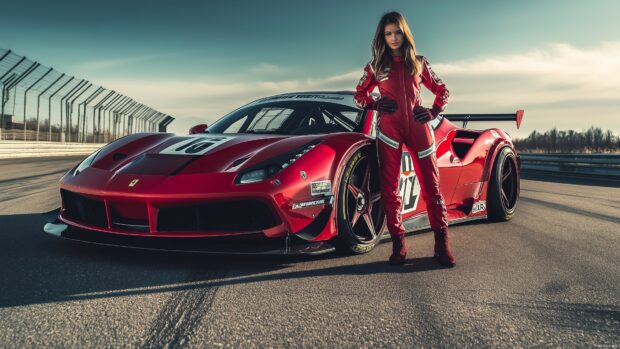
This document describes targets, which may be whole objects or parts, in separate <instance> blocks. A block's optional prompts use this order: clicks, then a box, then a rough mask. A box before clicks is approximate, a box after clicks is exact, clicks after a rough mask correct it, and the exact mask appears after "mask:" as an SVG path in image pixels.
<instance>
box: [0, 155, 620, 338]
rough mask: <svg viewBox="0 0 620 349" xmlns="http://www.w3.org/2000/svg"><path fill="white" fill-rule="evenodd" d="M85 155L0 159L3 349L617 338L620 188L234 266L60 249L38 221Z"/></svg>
mask: <svg viewBox="0 0 620 349" xmlns="http://www.w3.org/2000/svg"><path fill="white" fill-rule="evenodd" d="M77 161H78V159H77V158H72V159H68V158H61V159H58V158H56V159H52V158H50V159H38V160H33V159H24V160H2V161H0V169H1V170H2V171H0V267H1V269H0V281H1V283H0V347H2V348H15V347H17V348H20V347H83V348H87V347H135V348H159V347H171V348H172V347H189V348H195V347H199V348H203V347H216V348H218V347H233V348H239V347H243V348H246V347H247V348H253V347H293V348H298V347H332V348H362V347H395V348H396V347H402V348H410V347H599V348H614V347H618V346H619V344H620V262H619V261H620V224H619V223H620V218H619V217H620V189H618V188H611V187H605V186H600V185H598V186H586V185H576V184H568V183H553V182H543V181H532V180H523V181H522V192H521V194H522V198H521V201H520V203H519V207H518V213H517V215H516V216H515V217H514V219H513V220H511V221H510V222H505V223H492V224H491V223H478V224H464V225H457V226H454V227H452V228H451V231H452V246H453V249H454V252H455V254H456V256H457V258H458V262H457V266H456V267H455V268H453V269H444V268H441V267H440V266H439V265H438V264H436V263H435V262H434V260H433V259H432V258H431V256H432V248H433V241H432V235H431V233H429V232H428V231H425V232H420V233H416V234H415V235H411V236H409V237H408V238H407V243H408V244H409V256H408V258H409V259H408V263H407V264H406V265H405V266H404V267H392V266H389V265H388V264H387V263H386V262H385V260H386V259H387V256H388V254H389V250H390V244H389V243H383V244H380V245H379V246H378V247H377V248H376V249H375V250H374V251H372V252H371V253H369V254H366V255H361V256H348V257H343V256H338V255H333V254H332V255H325V256H321V257H312V258H307V257H304V258H299V257H296V258H292V257H258V256H257V257H232V256H225V257H222V256H205V255H196V254H193V255H188V254H181V253H162V252H148V251H137V250H129V249H120V248H110V247H101V246H94V245H86V244H80V243H74V242H69V241H64V240H60V239H57V238H54V237H52V236H48V235H46V234H44V233H43V231H42V221H41V220H40V218H39V215H38V213H40V212H45V211H48V210H51V209H54V208H56V207H57V206H58V205H59V195H58V192H57V189H56V181H57V180H58V178H59V177H60V176H61V174H62V173H63V172H64V171H65V170H66V169H68V168H70V167H71V166H73V165H74V164H75V163H76V162H77Z"/></svg>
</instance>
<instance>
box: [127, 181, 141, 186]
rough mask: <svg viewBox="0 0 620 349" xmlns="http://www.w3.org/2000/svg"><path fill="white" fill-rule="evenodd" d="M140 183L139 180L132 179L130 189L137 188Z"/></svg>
mask: <svg viewBox="0 0 620 349" xmlns="http://www.w3.org/2000/svg"><path fill="white" fill-rule="evenodd" d="M139 181H140V180H139V179H132V180H131V182H129V187H135V186H136V184H138V182H139Z"/></svg>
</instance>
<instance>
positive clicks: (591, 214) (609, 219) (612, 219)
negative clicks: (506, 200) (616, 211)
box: [520, 197, 620, 224]
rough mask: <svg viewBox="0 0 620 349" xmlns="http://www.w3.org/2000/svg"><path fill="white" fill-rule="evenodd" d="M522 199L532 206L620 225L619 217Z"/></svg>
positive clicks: (526, 198)
mask: <svg viewBox="0 0 620 349" xmlns="http://www.w3.org/2000/svg"><path fill="white" fill-rule="evenodd" d="M520 199H521V201H524V202H529V203H532V204H536V205H540V206H544V207H548V208H552V209H555V210H560V211H564V212H569V213H575V214H577V215H580V216H585V217H592V218H596V219H600V220H603V221H607V222H611V223H615V224H618V223H620V218H618V217H613V216H608V215H604V214H601V213H596V212H590V211H586V210H582V209H578V208H574V207H570V206H566V205H561V204H557V203H554V202H548V201H543V200H538V199H532V198H528V197H521V198H520Z"/></svg>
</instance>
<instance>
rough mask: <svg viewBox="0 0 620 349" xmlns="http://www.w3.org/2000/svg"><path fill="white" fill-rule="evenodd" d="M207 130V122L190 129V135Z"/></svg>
mask: <svg viewBox="0 0 620 349" xmlns="http://www.w3.org/2000/svg"><path fill="white" fill-rule="evenodd" d="M206 130H207V124H200V125H196V126H194V127H192V128H190V129H189V134H190V135H195V134H197V133H204V132H205V131H206Z"/></svg>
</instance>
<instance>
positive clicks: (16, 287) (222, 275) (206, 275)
mask: <svg viewBox="0 0 620 349" xmlns="http://www.w3.org/2000/svg"><path fill="white" fill-rule="evenodd" d="M42 227H43V221H42V220H41V218H40V216H39V215H38V214H22V215H5V216H0V246H2V250H3V251H2V253H1V254H0V264H1V265H3V268H2V269H1V270H0V280H2V283H1V284H0V308H5V307H12V306H20V305H28V304H41V303H50V302H62V301H72V300H87V299H97V298H110V297H118V296H128V295H139V294H154V293H160V292H170V291H182V290H191V289H198V288H203V287H220V286H227V285H235V284H244V283H255V282H264V281H272V280H286V279H299V278H312V277H321V276H338V275H359V276H364V275H371V274H380V273H411V272H419V271H428V270H434V269H442V267H441V266H440V265H439V264H437V262H436V261H435V260H434V259H433V258H430V257H428V258H415V259H410V260H408V262H407V263H406V264H405V266H403V267H394V266H390V265H388V264H387V263H386V262H385V261H384V260H383V257H384V256H381V261H371V262H365V263H357V264H351V263H355V261H358V262H360V261H363V260H364V261H367V260H368V258H365V257H363V256H357V257H356V256H353V257H344V256H341V255H338V254H328V255H321V256H313V257H304V256H232V255H205V254H187V253H175V252H159V251H144V250H135V249H126V248H115V247H107V246H97V245H90V244H83V243H78V242H73V241H67V240H62V239H58V238H55V237H53V236H49V235H47V234H45V233H44V232H43V230H42ZM334 261H336V263H338V264H339V265H336V266H334ZM306 263H307V264H306ZM300 264H304V266H303V267H304V268H305V269H304V270H299V268H296V270H294V271H287V270H288V269H291V268H293V267H295V266H296V265H300ZM314 264H316V266H315V265H314ZM324 264H329V265H330V266H328V267H322V265H324Z"/></svg>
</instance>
